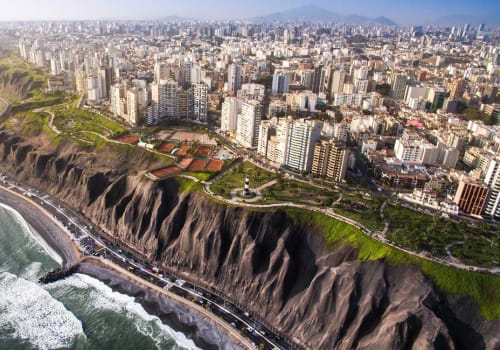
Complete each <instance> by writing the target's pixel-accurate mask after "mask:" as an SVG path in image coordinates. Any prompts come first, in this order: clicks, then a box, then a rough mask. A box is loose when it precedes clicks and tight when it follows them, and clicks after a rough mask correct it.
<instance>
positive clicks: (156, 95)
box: [151, 79, 177, 123]
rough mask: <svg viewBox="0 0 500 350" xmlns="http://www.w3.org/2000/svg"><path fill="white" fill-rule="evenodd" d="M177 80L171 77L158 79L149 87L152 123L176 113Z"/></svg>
mask: <svg viewBox="0 0 500 350" xmlns="http://www.w3.org/2000/svg"><path fill="white" fill-rule="evenodd" d="M176 97H177V82H176V81H175V80H173V79H169V80H160V81H159V82H158V83H153V85H152V87H151V101H152V108H153V120H152V122H153V123H156V122H158V121H159V120H161V119H165V118H174V117H175V116H176V115H175V114H176V113H175V111H176Z"/></svg>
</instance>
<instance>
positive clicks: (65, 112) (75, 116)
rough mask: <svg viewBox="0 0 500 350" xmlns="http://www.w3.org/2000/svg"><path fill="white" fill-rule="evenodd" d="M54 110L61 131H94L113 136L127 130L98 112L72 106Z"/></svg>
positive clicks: (56, 124) (56, 123) (55, 122)
mask: <svg viewBox="0 0 500 350" xmlns="http://www.w3.org/2000/svg"><path fill="white" fill-rule="evenodd" d="M53 112H54V113H55V116H56V117H55V119H54V125H55V126H56V127H57V129H59V130H60V131H61V132H65V133H73V132H80V131H93V132H96V133H98V134H101V135H106V136H112V135H115V134H119V133H123V132H124V131H125V129H124V128H123V127H122V126H121V125H119V124H117V123H115V122H113V121H111V120H109V119H107V118H105V117H103V116H101V115H99V114H97V113H93V112H89V111H86V110H82V109H77V108H74V107H72V106H61V107H56V108H54V109H53Z"/></svg>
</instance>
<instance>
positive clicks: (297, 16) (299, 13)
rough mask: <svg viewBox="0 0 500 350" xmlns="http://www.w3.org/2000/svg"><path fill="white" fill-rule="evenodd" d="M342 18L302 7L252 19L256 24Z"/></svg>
mask: <svg viewBox="0 0 500 350" xmlns="http://www.w3.org/2000/svg"><path fill="white" fill-rule="evenodd" d="M340 18H341V16H339V15H338V14H336V13H334V12H331V11H328V10H325V9H322V8H320V7H317V6H313V5H310V6H302V7H297V8H294V9H291V10H286V11H282V12H275V13H271V14H269V15H264V16H259V17H255V18H252V21H254V22H275V21H281V22H291V21H313V22H320V21H323V22H330V21H337V20H339V19H340Z"/></svg>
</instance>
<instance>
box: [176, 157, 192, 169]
mask: <svg viewBox="0 0 500 350" xmlns="http://www.w3.org/2000/svg"><path fill="white" fill-rule="evenodd" d="M192 161H193V158H183V159H182V160H181V161H180V162H179V163H178V165H179V166H180V167H181V168H182V169H187V168H188V167H189V166H190V165H191V162H192Z"/></svg>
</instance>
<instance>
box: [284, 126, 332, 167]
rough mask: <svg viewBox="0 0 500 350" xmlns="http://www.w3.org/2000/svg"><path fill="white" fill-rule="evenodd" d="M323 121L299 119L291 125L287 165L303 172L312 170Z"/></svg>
mask: <svg viewBox="0 0 500 350" xmlns="http://www.w3.org/2000/svg"><path fill="white" fill-rule="evenodd" d="M322 129H323V123H322V122H320V121H317V120H305V119H299V120H295V121H293V123H292V124H291V125H290V130H289V134H288V145H287V148H288V150H287V157H286V160H285V164H284V165H285V166H287V167H289V168H291V169H293V170H296V171H303V172H310V171H311V166H312V159H313V154H314V144H315V143H316V141H318V140H319V138H320V137H321V130H322Z"/></svg>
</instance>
